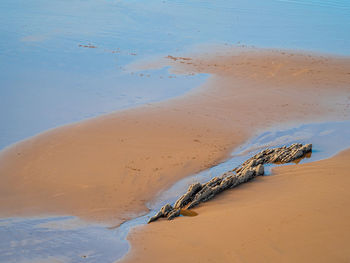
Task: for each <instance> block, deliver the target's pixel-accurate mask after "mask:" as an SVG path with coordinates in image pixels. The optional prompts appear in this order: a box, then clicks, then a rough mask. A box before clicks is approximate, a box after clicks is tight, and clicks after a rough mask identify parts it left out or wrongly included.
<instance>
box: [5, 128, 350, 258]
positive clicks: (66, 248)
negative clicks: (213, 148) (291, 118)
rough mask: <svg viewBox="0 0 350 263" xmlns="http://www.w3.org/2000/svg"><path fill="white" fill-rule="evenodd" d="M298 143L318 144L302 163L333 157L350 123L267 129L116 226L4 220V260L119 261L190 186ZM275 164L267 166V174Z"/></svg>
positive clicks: (348, 135) (345, 144) (345, 142)
mask: <svg viewBox="0 0 350 263" xmlns="http://www.w3.org/2000/svg"><path fill="white" fill-rule="evenodd" d="M295 142H300V143H303V144H305V143H312V144H313V152H312V156H311V158H307V159H303V160H302V161H301V162H300V163H306V162H314V161H318V160H322V159H327V158H330V157H332V156H334V155H335V154H337V153H339V152H340V151H343V150H345V149H347V148H349V147H350V121H344V122H325V123H312V124H304V125H300V126H298V127H295V128H290V129H285V130H278V129H275V130H274V129H270V130H269V131H265V132H262V133H261V134H260V135H258V136H256V137H254V138H252V139H250V140H249V141H248V142H246V143H244V144H243V145H241V146H240V147H238V148H237V149H236V150H235V151H234V152H232V154H231V157H230V158H229V159H228V160H227V161H225V162H223V163H221V164H218V165H216V166H214V167H211V168H210V169H208V170H205V171H202V172H200V173H198V174H195V175H192V176H189V177H186V178H184V179H182V180H180V181H178V182H177V183H175V184H174V185H173V186H172V187H170V188H169V189H167V190H165V191H163V192H161V193H160V194H159V195H157V196H156V197H155V198H154V200H153V201H152V202H150V203H148V204H147V207H148V208H149V213H147V214H145V215H142V216H139V217H136V218H134V219H131V220H129V221H126V222H124V223H122V224H121V225H120V226H119V227H116V228H108V227H106V226H104V225H98V224H91V223H86V222H84V221H82V220H80V219H78V218H76V217H72V216H65V217H62V216H58V217H48V218H3V219H0V236H1V237H2V238H1V239H0V262H33V260H34V261H39V260H40V259H43V258H45V259H48V258H50V259H55V260H61V261H63V262H102V261H103V262H115V261H120V260H122V259H123V258H124V256H125V255H126V254H127V253H128V252H129V250H130V244H129V243H128V241H127V236H128V233H129V232H130V230H131V229H132V228H133V227H136V226H140V225H144V224H146V223H147V221H148V219H149V218H150V217H151V216H153V215H154V214H155V213H156V212H157V211H158V210H159V208H160V207H161V206H163V205H164V204H165V203H174V202H175V201H176V199H177V198H178V197H179V196H180V195H181V194H183V193H184V192H185V191H186V189H187V187H188V185H190V184H191V183H194V182H201V183H203V182H205V181H208V180H209V179H210V178H212V177H214V176H219V175H221V174H222V173H224V172H226V171H228V170H231V169H233V168H235V167H236V166H238V165H239V164H241V163H242V162H244V161H245V160H246V159H248V158H249V157H251V156H252V155H254V154H256V153H257V152H259V151H261V150H262V149H264V148H268V147H279V146H282V145H289V144H292V143H295ZM271 167H273V166H267V167H266V168H267V169H266V170H267V172H268V171H269V170H270V168H271ZM232 190H234V189H232ZM178 220H181V219H178ZM18 251H21V253H19V252H18ZM38 255H40V257H38Z"/></svg>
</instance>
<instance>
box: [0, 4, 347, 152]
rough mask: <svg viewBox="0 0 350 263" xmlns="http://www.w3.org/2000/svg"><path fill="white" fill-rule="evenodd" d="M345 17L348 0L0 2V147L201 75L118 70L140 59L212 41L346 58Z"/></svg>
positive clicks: (166, 92)
mask: <svg viewBox="0 0 350 263" xmlns="http://www.w3.org/2000/svg"><path fill="white" fill-rule="evenodd" d="M349 13H350V1H348V0H332V1H321V0H264V1H261V0H251V1H246V0H216V1H208V0H194V1H184V0H172V1H169V0H147V1H146V0H138V1H135V0H84V1H81V0H50V1H44V0H1V1H0V32H1V38H0V123H1V125H0V149H2V148H4V147H6V146H9V145H11V144H12V143H15V142H18V141H19V140H23V139H25V138H28V137H30V136H33V135H35V134H37V133H39V132H42V131H45V130H47V129H51V128H54V127H57V126H60V125H64V124H67V123H72V122H76V121H80V120H83V119H87V118H91V117H95V116H98V115H101V114H105V113H109V112H111V111H114V110H119V109H125V108H129V107H134V106H136V105H141V104H145V103H151V102H155V101H160V100H165V99H168V98H172V97H175V96H178V95H181V94H184V93H186V92H187V91H189V90H191V89H192V88H194V87H197V86H199V85H200V84H201V83H203V81H205V79H206V76H176V78H173V76H171V75H170V74H169V73H168V72H167V70H166V69H163V70H160V71H152V72H142V73H141V74H143V75H142V76H141V75H140V73H134V74H132V73H131V72H127V71H125V66H126V65H127V64H129V63H132V62H135V61H137V60H140V59H147V58H150V57H154V56H167V55H169V54H170V55H176V54H182V53H183V52H186V51H188V49H190V50H191V49H194V48H196V46H197V45H201V44H211V43H212V44H226V43H228V44H245V45H255V46H258V47H276V48H292V49H303V50H312V51H320V52H327V53H335V54H340V55H349V54H350V34H349V32H350V16H349ZM169 77H171V78H169Z"/></svg>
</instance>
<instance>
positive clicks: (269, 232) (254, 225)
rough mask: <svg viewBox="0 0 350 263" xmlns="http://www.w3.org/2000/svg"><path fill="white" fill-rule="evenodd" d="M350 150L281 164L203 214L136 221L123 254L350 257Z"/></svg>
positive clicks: (148, 258)
mask: <svg viewBox="0 0 350 263" xmlns="http://www.w3.org/2000/svg"><path fill="white" fill-rule="evenodd" d="M349 157H350V151H349V150H347V151H344V152H342V153H340V154H338V155H336V156H335V157H332V158H330V159H327V160H322V161H318V162H312V163H308V164H301V165H288V166H284V167H278V168H276V169H274V170H273V175H272V176H264V177H258V178H256V179H254V180H253V181H251V182H249V183H246V184H244V185H241V186H240V187H239V188H235V189H231V190H229V191H226V192H225V193H223V194H221V195H220V196H217V197H216V198H215V199H214V200H212V201H210V202H208V203H204V204H201V205H200V206H199V207H198V208H195V209H194V211H196V212H197V213H198V216H195V217H182V218H180V219H176V220H174V221H170V222H169V221H167V220H164V221H160V222H156V223H152V224H149V225H145V226H141V227H138V228H135V229H134V230H133V231H132V234H131V235H130V236H129V240H130V241H131V243H132V249H131V253H130V254H129V255H128V256H127V257H126V258H125V260H124V261H122V262H140V261H142V262H164V261H166V262H179V261H183V262H296V261H298V262H348V261H349V259H350V254H349V248H348V244H349V241H350V234H349V233H350V223H349V217H350V213H349V211H348V209H344V208H345V207H347V206H348V205H349V202H350V201H349V200H350V199H349V192H348V191H347V185H348V184H349V176H348V171H349V162H348V160H349Z"/></svg>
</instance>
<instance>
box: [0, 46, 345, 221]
mask: <svg viewBox="0 0 350 263" xmlns="http://www.w3.org/2000/svg"><path fill="white" fill-rule="evenodd" d="M247 54H248V53H244V52H243V55H241V56H240V55H239V54H238V55H237V54H236V55H235V57H234V59H235V63H234V64H232V61H230V58H231V59H232V58H233V57H232V56H233V55H232V54H231V57H230V56H229V55H228V56H227V57H224V58H222V57H217V58H216V59H217V60H215V58H210V59H209V60H208V59H207V58H206V57H204V58H203V59H202V60H201V59H198V57H197V58H194V59H193V61H191V62H189V63H191V64H188V65H187V66H186V67H185V68H182V67H183V65H182V64H184V63H180V64H179V65H174V64H172V65H171V66H172V69H173V70H183V71H188V72H190V71H191V70H192V71H196V72H199V73H209V74H212V75H211V77H210V78H209V79H208V81H207V82H206V83H205V84H204V85H203V86H202V87H200V88H196V89H195V90H192V91H190V92H189V93H188V94H185V95H183V96H181V97H179V98H174V99H171V100H168V101H165V102H159V103H154V104H152V105H148V106H147V105H146V106H140V107H138V108H136V109H129V110H125V111H122V112H116V113H112V114H108V115H104V116H102V117H99V118H95V119H93V120H88V121H84V122H79V123H76V124H70V125H68V126H64V127H61V128H57V129H54V130H51V131H49V132H47V133H43V134H40V135H39V136H35V137H34V138H31V139H29V140H26V141H24V142H20V143H18V144H16V145H15V146H13V147H10V148H7V149H6V151H1V153H0V172H1V174H2V176H3V178H4V183H3V184H2V186H1V189H0V190H1V191H0V193H2V197H3V201H2V202H1V203H0V209H1V211H0V214H1V215H2V216H6V215H9V216H11V215H30V214H39V215H40V214H42V213H43V212H46V213H47V212H48V213H63V214H70V215H74V216H78V217H81V218H83V219H87V220H91V221H96V222H106V223H109V224H113V225H116V224H118V223H119V222H121V221H123V220H125V219H128V218H130V217H133V215H134V214H135V213H142V212H143V211H145V209H146V208H145V203H147V202H148V201H150V200H152V198H153V197H154V196H155V195H156V194H157V192H159V191H160V190H161V189H166V188H168V187H169V186H170V185H172V184H173V183H174V182H175V181H177V180H179V179H181V178H184V177H186V176H188V175H190V174H194V173H197V172H199V171H201V170H204V169H206V168H208V167H211V166H213V165H214V164H216V163H219V162H221V161H222V160H225V159H226V158H227V156H228V155H229V153H231V150H232V149H233V148H234V147H236V146H238V145H240V144H241V143H243V141H245V140H246V139H248V138H249V137H251V136H252V135H254V134H257V133H258V132H259V130H262V129H265V128H268V127H270V126H274V124H276V123H280V124H282V123H288V122H290V121H295V122H296V123H302V122H305V121H307V120H309V121H310V120H312V121H314V122H317V121H318V120H331V119H339V120H341V119H347V118H348V117H349V116H348V114H349V113H348V112H347V107H348V104H347V103H349V102H348V101H349V100H350V97H349V98H347V97H341V96H342V94H344V93H345V94H348V93H347V92H348V87H346V84H348V83H349V82H350V74H349V75H347V73H348V72H350V66H349V65H350V63H349V60H348V59H337V58H326V59H325V58H320V57H312V56H306V55H301V54H298V55H295V54H293V56H292V55H291V54H289V53H285V52H283V54H282V53H281V54H280V53H274V55H273V56H272V55H271V54H269V53H267V54H264V50H262V51H261V54H260V53H259V52H258V54H259V56H256V57H254V56H252V55H249V54H248V55H247ZM289 55H290V56H289ZM295 57H297V58H295ZM196 59H197V60H198V62H196ZM175 62H176V61H175ZM272 62H274V63H272ZM318 62H319V63H318ZM205 63H207V64H205ZM201 64H202V65H201ZM203 64H205V65H203ZM305 67H311V71H310V70H308V71H305V70H304V69H305ZM252 70H253V72H252ZM299 72H300V73H299ZM310 72H311V73H310ZM295 73H298V74H297V75H295ZM271 74H272V75H271ZM330 83H331V84H332V90H330V86H329V85H330ZM293 85H294V88H295V86H297V90H293ZM214 87H215V88H214ZM277 87H278V88H277ZM315 91H317V96H315V94H314V93H315ZM299 92H303V97H302V98H300V96H299V94H298V93H299ZM335 93H337V96H335V97H329V95H330V94H335ZM250 94H251V95H250ZM277 101H278V103H276V102H277ZM335 103H337V104H335ZM252 105H253V106H252ZM340 114H341V115H340ZM242 116H244V117H242ZM135 183H136V185H138V187H137V188H136V189H135V188H134V187H133V185H135ZM108 185H112V186H111V187H109V186H108ZM9 189H11V192H10V191H9ZM67 202H69V203H67ZM86 203H88V206H86ZM107 203H108V204H107ZM25 209H26V210H27V211H25Z"/></svg>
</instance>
